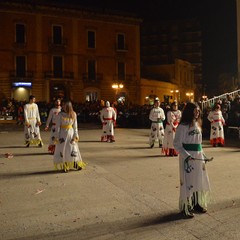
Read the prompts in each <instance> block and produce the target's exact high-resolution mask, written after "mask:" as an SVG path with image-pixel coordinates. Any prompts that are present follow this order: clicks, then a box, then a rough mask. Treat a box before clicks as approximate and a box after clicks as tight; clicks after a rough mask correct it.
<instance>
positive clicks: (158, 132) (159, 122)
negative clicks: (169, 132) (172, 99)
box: [149, 99, 165, 148]
mask: <svg viewBox="0 0 240 240" xmlns="http://www.w3.org/2000/svg"><path fill="white" fill-rule="evenodd" d="M149 119H150V120H151V121H152V124H151V132H150V135H149V144H150V147H151V148H153V147H154V143H155V141H156V139H158V143H159V147H162V143H163V138H164V127H163V121H164V120H165V113H164V111H163V109H162V108H161V107H160V101H159V100H158V99H156V100H155V101H154V107H153V109H152V110H151V111H150V114H149Z"/></svg>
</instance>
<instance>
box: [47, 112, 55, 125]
mask: <svg viewBox="0 0 240 240" xmlns="http://www.w3.org/2000/svg"><path fill="white" fill-rule="evenodd" d="M52 117H53V109H51V110H50V111H49V114H48V118H47V122H46V127H49V124H50V122H51V121H52Z"/></svg>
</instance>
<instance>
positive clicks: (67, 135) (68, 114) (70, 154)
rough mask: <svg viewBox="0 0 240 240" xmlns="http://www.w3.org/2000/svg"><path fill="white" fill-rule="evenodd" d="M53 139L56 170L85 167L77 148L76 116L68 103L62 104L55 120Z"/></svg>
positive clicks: (66, 170)
mask: <svg viewBox="0 0 240 240" xmlns="http://www.w3.org/2000/svg"><path fill="white" fill-rule="evenodd" d="M54 139H55V142H56V148H55V152H54V156H53V162H54V166H55V168H56V169H61V170H63V171H64V172H68V171H69V170H70V168H75V169H77V170H81V169H82V168H84V167H85V166H86V164H85V163H84V162H83V161H82V157H81V154H80V151H79V147H78V140H79V135H78V126H77V115H76V113H75V112H74V110H73V107H72V103H71V102H70V101H67V102H65V103H63V112H60V113H59V114H58V117H57V118H56V131H55V133H54Z"/></svg>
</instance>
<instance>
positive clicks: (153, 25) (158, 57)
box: [141, 19, 203, 99]
mask: <svg viewBox="0 0 240 240" xmlns="http://www.w3.org/2000/svg"><path fill="white" fill-rule="evenodd" d="M176 59H181V60H183V61H186V62H189V63H190V64H191V65H192V66H193V67H194V84H195V85H196V89H195V99H198V98H201V96H202V91H203V89H202V88H203V86H202V31H201V24H200V21H199V20H197V19H189V20H178V21H175V20H172V21H158V22H155V21H144V22H143V24H142V26H141V66H144V67H145V66H151V65H155V66H156V65H168V64H175V60H176ZM145 74H146V73H145V72H144V69H143V70H142V76H143V77H145ZM176 77H177V76H176ZM188 79H190V78H188ZM175 80H176V82H175V84H178V83H179V82H180V79H177V78H175ZM178 88H179V87H178Z"/></svg>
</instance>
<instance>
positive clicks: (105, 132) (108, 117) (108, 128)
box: [100, 101, 117, 142]
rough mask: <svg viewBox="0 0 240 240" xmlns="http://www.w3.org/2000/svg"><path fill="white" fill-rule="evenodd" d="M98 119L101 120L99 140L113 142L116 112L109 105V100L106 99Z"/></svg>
mask: <svg viewBox="0 0 240 240" xmlns="http://www.w3.org/2000/svg"><path fill="white" fill-rule="evenodd" d="M100 119H101V122H102V136H101V142H115V138H114V125H115V124H116V120H117V114H116V112H115V110H114V108H112V107H110V102H109V101H106V105H105V107H104V108H103V109H102V110H101V113H100Z"/></svg>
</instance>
